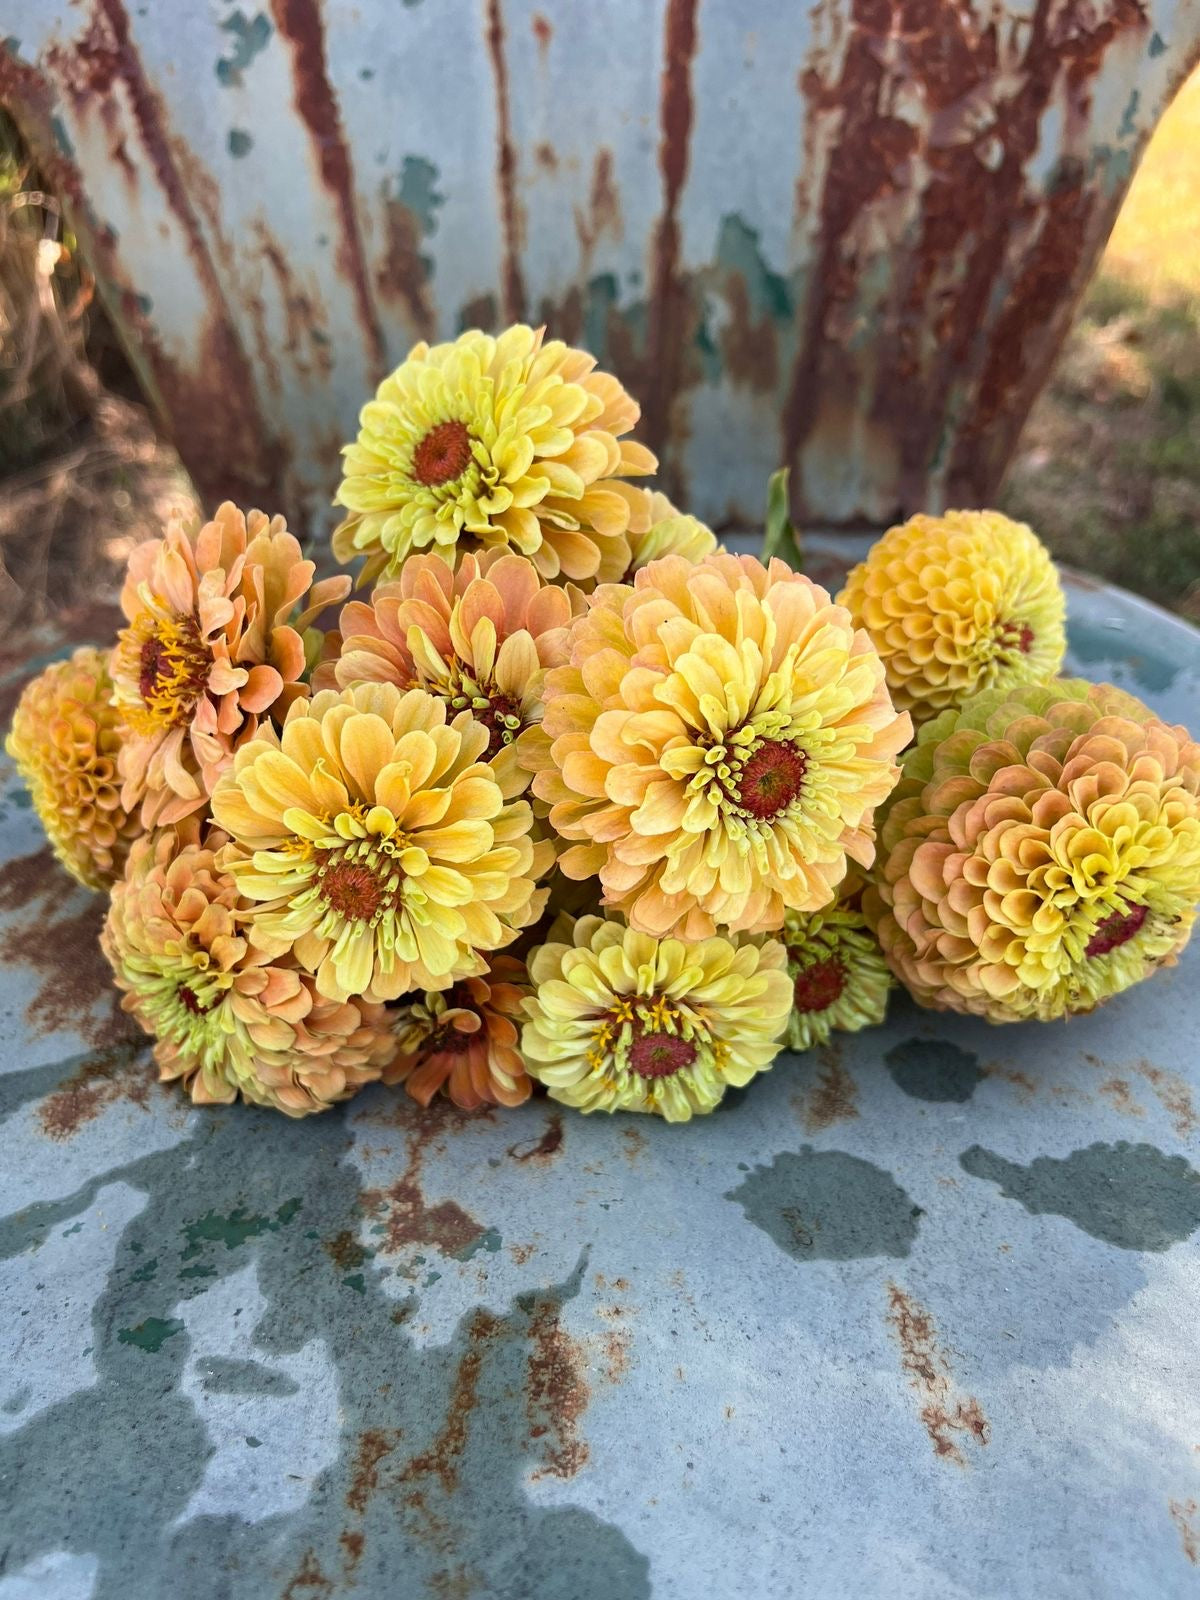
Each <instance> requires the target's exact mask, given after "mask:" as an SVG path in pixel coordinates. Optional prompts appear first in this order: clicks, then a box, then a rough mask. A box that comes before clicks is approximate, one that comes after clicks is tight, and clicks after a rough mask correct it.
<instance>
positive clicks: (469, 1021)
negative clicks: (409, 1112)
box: [384, 956, 532, 1111]
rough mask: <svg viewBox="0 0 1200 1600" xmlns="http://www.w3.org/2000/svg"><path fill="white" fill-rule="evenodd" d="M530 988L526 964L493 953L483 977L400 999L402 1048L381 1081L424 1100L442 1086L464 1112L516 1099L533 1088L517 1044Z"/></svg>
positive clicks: (523, 1097)
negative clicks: (401, 1086) (397, 1085)
mask: <svg viewBox="0 0 1200 1600" xmlns="http://www.w3.org/2000/svg"><path fill="white" fill-rule="evenodd" d="M529 993H530V988H529V979H528V976H527V974H526V971H525V967H524V965H523V964H522V963H521V962H520V961H514V960H513V959H512V957H511V956H495V957H493V959H492V961H491V963H490V964H489V966H488V969H487V971H486V972H485V973H483V974H482V975H481V976H480V977H476V978H463V979H462V980H461V981H460V982H459V983H456V984H455V985H454V986H453V988H451V989H447V990H444V991H441V992H438V991H436V990H434V991H428V990H427V991H426V992H425V993H424V994H419V995H414V996H412V997H411V998H410V999H408V1000H407V1001H405V1002H402V1004H401V1006H400V1009H399V1011H398V1013H397V1014H396V1020H395V1030H396V1040H397V1044H398V1046H399V1052H400V1053H399V1055H398V1056H397V1057H396V1059H395V1060H394V1061H393V1063H392V1064H391V1066H390V1067H389V1068H388V1070H387V1071H386V1073H385V1074H384V1081H385V1082H386V1083H402V1084H403V1085H404V1087H405V1088H406V1089H407V1090H408V1092H409V1094H410V1095H412V1097H413V1099H414V1100H417V1101H419V1102H420V1103H421V1105H423V1106H427V1105H428V1104H429V1102H430V1101H431V1100H432V1099H433V1097H434V1095H436V1094H438V1093H439V1092H440V1093H442V1094H444V1095H446V1096H447V1098H448V1099H450V1100H453V1102H454V1104H455V1105H456V1106H461V1107H462V1108H463V1110H464V1111H479V1110H480V1109H482V1107H484V1106H519V1105H521V1104H522V1103H523V1102H524V1101H526V1100H528V1099H529V1092H530V1089H531V1087H532V1085H531V1084H530V1081H529V1077H528V1075H527V1073H526V1071H525V1063H524V1062H523V1061H522V1060H521V1057H520V1054H519V1052H518V1050H517V1040H518V1037H519V1035H518V1029H519V1026H520V1022H521V1017H522V1006H523V1004H524V1001H525V998H526V996H527V995H528V994H529Z"/></svg>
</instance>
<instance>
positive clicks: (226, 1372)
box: [196, 1356, 300, 1400]
mask: <svg viewBox="0 0 1200 1600" xmlns="http://www.w3.org/2000/svg"><path fill="white" fill-rule="evenodd" d="M196 1361H197V1364H198V1365H199V1366H200V1367H201V1368H202V1369H203V1372H204V1378H203V1380H202V1383H203V1388H204V1390H205V1392H206V1393H207V1394H258V1395H270V1396H271V1397H272V1398H273V1399H278V1400H285V1399H286V1398H287V1397H288V1396H289V1395H293V1394H299V1392H300V1385H299V1384H298V1383H297V1382H296V1380H295V1378H289V1377H288V1375H287V1373H286V1372H276V1371H275V1370H274V1368H272V1367H264V1366H263V1365H262V1363H261V1362H260V1361H237V1360H235V1359H234V1358H232V1357H230V1356H197V1357H196Z"/></svg>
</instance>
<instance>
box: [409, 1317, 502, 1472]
mask: <svg viewBox="0 0 1200 1600" xmlns="http://www.w3.org/2000/svg"><path fill="white" fill-rule="evenodd" d="M499 1332H500V1319H499V1318H498V1317H495V1316H493V1314H492V1313H491V1312H490V1311H487V1310H485V1309H484V1308H483V1307H482V1306H478V1307H476V1309H475V1310H474V1311H473V1312H472V1313H471V1319H470V1321H469V1323H468V1324H467V1342H468V1348H467V1350H466V1351H465V1352H464V1354H463V1356H462V1358H461V1359H460V1361H459V1363H458V1368H457V1371H456V1372H455V1375H454V1384H453V1387H452V1388H451V1391H450V1400H449V1403H448V1405H447V1407H446V1417H445V1421H444V1422H443V1424H442V1428H441V1431H440V1432H439V1434H438V1435H437V1437H436V1438H435V1439H434V1441H433V1443H432V1444H431V1445H430V1447H429V1449H428V1450H426V1451H423V1452H422V1453H421V1454H420V1455H419V1456H414V1457H413V1459H412V1460H411V1461H410V1462H409V1463H408V1465H407V1466H406V1467H405V1469H404V1472H403V1473H402V1475H401V1481H402V1482H405V1483H407V1482H411V1481H412V1480H413V1479H415V1478H422V1477H429V1476H434V1477H436V1478H437V1479H438V1481H439V1483H440V1484H441V1486H442V1488H443V1490H444V1491H445V1492H446V1494H453V1493H454V1492H455V1490H456V1489H457V1488H458V1470H459V1466H460V1464H461V1461H462V1457H463V1453H464V1451H465V1450H466V1447H467V1436H468V1433H469V1431H470V1425H471V1413H472V1412H473V1411H474V1410H475V1407H476V1406H477V1405H478V1404H479V1374H480V1372H481V1370H482V1368H483V1355H484V1346H485V1345H487V1344H488V1343H489V1342H490V1341H491V1340H492V1339H494V1338H495V1337H496V1335H497V1334H498V1333H499Z"/></svg>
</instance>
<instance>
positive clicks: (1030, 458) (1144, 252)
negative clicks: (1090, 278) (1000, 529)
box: [1001, 72, 1200, 621]
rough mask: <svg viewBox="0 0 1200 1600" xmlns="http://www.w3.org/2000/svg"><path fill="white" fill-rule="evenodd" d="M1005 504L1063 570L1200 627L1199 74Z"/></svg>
mask: <svg viewBox="0 0 1200 1600" xmlns="http://www.w3.org/2000/svg"><path fill="white" fill-rule="evenodd" d="M1001 504H1002V505H1003V507H1004V509H1005V510H1006V511H1009V512H1010V513H1012V514H1013V515H1015V516H1019V517H1021V518H1023V519H1024V520H1025V521H1027V522H1029V523H1031V524H1032V525H1033V527H1035V528H1036V529H1037V531H1038V532H1039V533H1040V534H1041V536H1042V538H1043V539H1044V540H1045V541H1046V543H1047V544H1048V545H1049V546H1050V548H1051V549H1052V550H1053V552H1054V554H1055V555H1056V556H1058V557H1060V558H1061V559H1062V560H1063V561H1066V562H1068V563H1070V564H1071V565H1072V566H1076V567H1081V568H1086V569H1087V570H1089V571H1091V572H1094V573H1096V574H1098V575H1099V576H1102V577H1105V578H1108V579H1110V580H1111V581H1112V582H1114V583H1119V584H1122V585H1124V586H1125V587H1126V588H1129V589H1134V590H1136V591H1137V592H1138V593H1140V594H1145V595H1149V596H1150V598H1151V599H1154V600H1158V601H1160V602H1161V603H1162V604H1164V605H1167V606H1171V607H1172V608H1174V609H1175V610H1177V611H1181V612H1182V613H1183V614H1184V615H1186V616H1190V617H1192V618H1193V619H1194V620H1196V621H1200V72H1195V73H1193V74H1192V76H1191V78H1190V79H1189V80H1188V81H1187V83H1185V84H1184V86H1183V87H1182V88H1181V89H1180V91H1179V93H1178V94H1177V95H1176V97H1175V100H1174V102H1173V103H1172V105H1171V106H1170V107H1169V109H1168V111H1167V113H1166V115H1165V116H1164V118H1163V120H1162V122H1161V123H1160V125H1159V127H1158V129H1157V131H1156V132H1155V134H1154V137H1153V139H1152V140H1151V142H1150V146H1149V149H1148V150H1147V152H1146V156H1145V159H1144V160H1143V163H1142V165H1141V167H1140V169H1139V170H1138V173H1137V176H1136V177H1135V179H1134V181H1133V184H1132V185H1131V187H1130V190H1129V194H1128V195H1127V197H1126V200H1125V204H1124V206H1123V207H1122V209H1121V214H1120V216H1119V217H1118V219H1117V225H1116V227H1115V228H1114V230H1113V234H1112V238H1111V239H1110V241H1109V244H1108V248H1107V250H1106V251H1105V254H1104V258H1103V261H1102V263H1101V266H1100V270H1099V272H1098V274H1097V276H1096V278H1095V280H1094V282H1093V283H1092V285H1091V287H1090V289H1089V290H1088V292H1087V294H1086V295H1085V297H1084V300H1083V304H1082V306H1081V307H1080V311H1079V314H1078V316H1077V318H1076V321H1075V325H1074V327H1073V328H1072V330H1071V333H1070V335H1069V336H1068V339H1067V342H1066V344H1065V346H1064V348H1063V351H1062V354H1061V355H1060V357H1059V360H1058V363H1057V366H1056V368H1055V371H1054V373H1053V374H1052V376H1051V379H1050V382H1049V384H1048V385H1047V388H1046V390H1045V392H1044V393H1043V394H1042V396H1041V398H1040V399H1039V400H1038V403H1037V405H1036V406H1035V408H1034V410H1033V413H1032V415H1031V416H1030V419H1029V421H1028V423H1027V424H1026V427H1025V431H1024V433H1023V434H1022V437H1021V443H1020V448H1019V450H1018V453H1017V457H1016V460H1015V461H1014V462H1013V465H1012V467H1011V468H1010V470H1009V473H1008V477H1007V479H1006V481H1005V484H1004V488H1003V490H1002V493H1001Z"/></svg>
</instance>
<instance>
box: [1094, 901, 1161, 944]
mask: <svg viewBox="0 0 1200 1600" xmlns="http://www.w3.org/2000/svg"><path fill="white" fill-rule="evenodd" d="M1148 909H1149V908H1148V907H1146V906H1134V908H1133V910H1132V911H1126V912H1120V911H1114V912H1113V914H1112V915H1111V916H1110V917H1105V919H1104V921H1103V922H1102V923H1100V925H1099V927H1098V928H1097V929H1096V931H1095V933H1094V934H1093V935H1092V937H1091V938H1090V939H1089V940H1088V943H1087V948H1086V950H1085V951H1084V952H1083V953H1084V955H1085V956H1106V955H1108V953H1109V951H1110V950H1116V949H1117V948H1118V947H1119V946H1120V945H1123V944H1127V943H1128V942H1129V940H1130V939H1132V938H1133V936H1134V934H1136V933H1139V932H1140V931H1141V927H1142V924H1143V923H1144V922H1145V920H1146V914H1147V911H1148Z"/></svg>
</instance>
